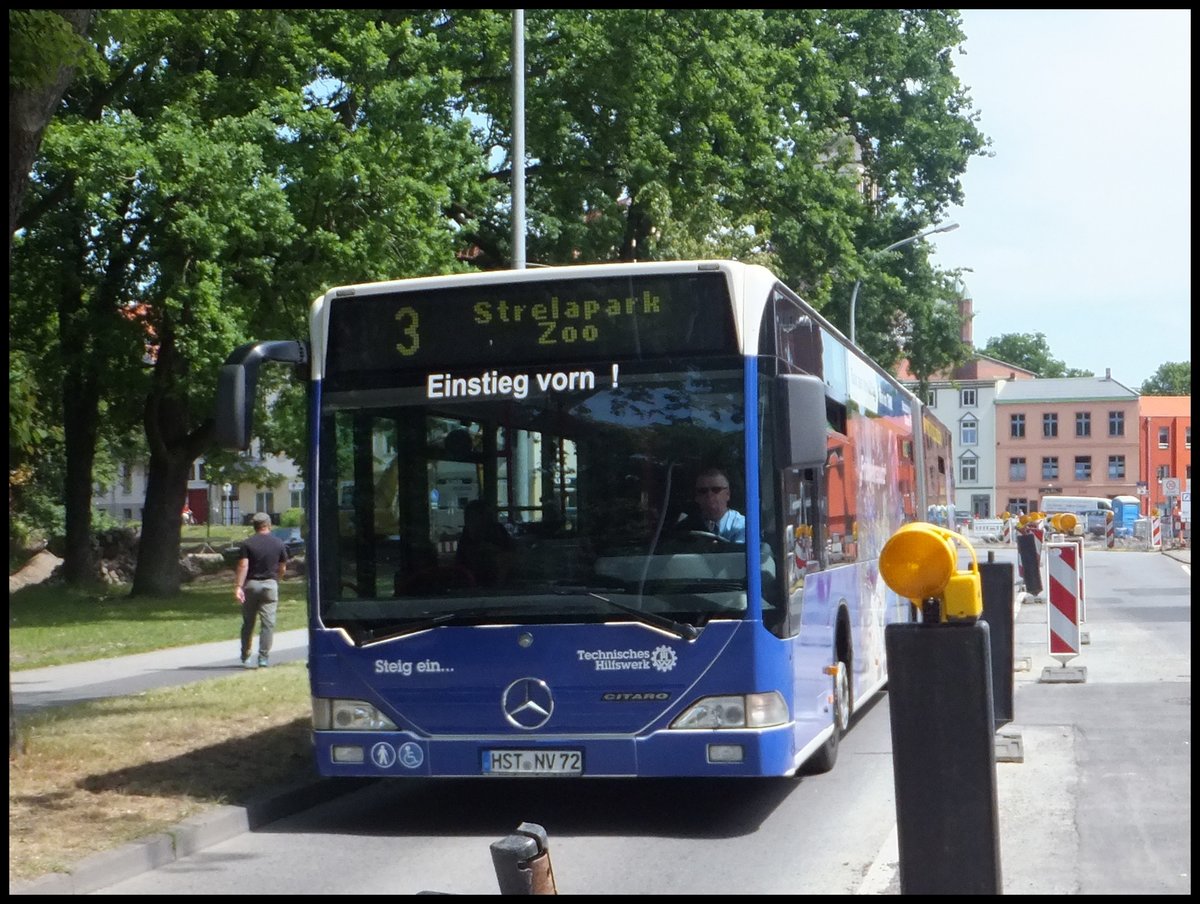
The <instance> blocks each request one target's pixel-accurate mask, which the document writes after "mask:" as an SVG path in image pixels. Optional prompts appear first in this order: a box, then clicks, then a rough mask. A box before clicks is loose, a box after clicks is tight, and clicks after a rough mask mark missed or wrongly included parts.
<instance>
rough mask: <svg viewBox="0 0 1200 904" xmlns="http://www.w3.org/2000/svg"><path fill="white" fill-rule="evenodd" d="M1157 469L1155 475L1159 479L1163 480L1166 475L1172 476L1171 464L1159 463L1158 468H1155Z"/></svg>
mask: <svg viewBox="0 0 1200 904" xmlns="http://www.w3.org/2000/svg"><path fill="white" fill-rule="evenodd" d="M1155 471H1156V474H1155V476H1156V477H1157V478H1158V479H1159V480H1162V479H1163V478H1164V477H1170V476H1171V466H1170V465H1159V466H1158V467H1157V468H1155Z"/></svg>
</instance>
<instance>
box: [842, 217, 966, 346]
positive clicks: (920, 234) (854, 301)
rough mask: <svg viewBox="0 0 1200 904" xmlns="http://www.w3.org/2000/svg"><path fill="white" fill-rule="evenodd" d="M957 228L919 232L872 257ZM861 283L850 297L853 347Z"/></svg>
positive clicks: (855, 284)
mask: <svg viewBox="0 0 1200 904" xmlns="http://www.w3.org/2000/svg"><path fill="white" fill-rule="evenodd" d="M957 228H958V224H957V223H947V224H946V225H945V226H937V227H934V228H930V229H926V230H925V231H924V232H918V233H917V234H916V235H910V236H909V237H908V238H906V239H901V240H900V241H898V242H892V244H890V245H888V246H887V247H886V248H881V249H880V250H879V251H878V252H875V253H873V254H872V255H871V256H872V257H874V256H875V254H887V252H889V251H895V250H896V249H897V248H900V247H903V246H904V245H909V244H911V243H913V242H915V241H917V240H918V239H923V238H925V236H927V235H933V234H934V233H937V232H953V231H954V230H955V229H957ZM861 282H862V280H860V279H856V280H855V281H854V292H852V293H851V295H850V344H851V345H856V344H857V343H856V342H855V339H854V334H855V325H854V321H855V319H856V317H855V310H854V309H855V307H856V304H857V302H858V286H859V283H861Z"/></svg>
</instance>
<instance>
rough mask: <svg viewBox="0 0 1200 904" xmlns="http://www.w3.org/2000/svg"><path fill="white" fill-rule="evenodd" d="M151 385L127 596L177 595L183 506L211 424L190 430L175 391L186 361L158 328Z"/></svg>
mask: <svg viewBox="0 0 1200 904" xmlns="http://www.w3.org/2000/svg"><path fill="white" fill-rule="evenodd" d="M159 339H160V343H159V347H158V357H157V358H156V360H155V362H154V381H153V385H152V387H151V390H150V395H149V397H148V398H147V399H146V411H145V421H144V424H145V428H146V440H147V445H148V446H149V448H150V465H149V468H148V469H147V473H146V507H145V509H144V510H143V515H142V536H141V539H140V540H139V542H138V557H137V566H136V570H135V571H134V575H133V587H132V588H131V589H130V596H175V595H176V594H177V593H179V588H180V584H181V583H182V577H181V575H180V570H179V540H180V534H181V530H180V528H181V525H182V523H183V502H184V499H185V498H186V497H187V482H188V475H189V474H190V473H191V469H192V462H194V461H195V460H196V458H197V457H198V456H199V455H200V454H201V453H202V452H203V451H204V449H205V448H207V446H208V444H209V442H210V441H211V438H212V430H213V425H212V421H211V419H210V420H207V421H205V422H204V423H202V424H201V425H200V426H199V427H197V428H196V429H195V430H190V431H189V429H188V428H189V421H190V409H189V407H188V404H187V401H186V393H183V392H180V391H178V389H177V387H178V386H179V385H181V384H182V383H184V382H185V381H186V380H187V371H188V362H187V360H186V359H184V358H183V357H182V356H181V355H180V354H179V352H178V351H177V350H176V346H175V341H174V332H173V330H172V329H171V328H170V327H169V325H165V324H161V323H160V325H159Z"/></svg>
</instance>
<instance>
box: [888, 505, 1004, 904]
mask: <svg viewBox="0 0 1200 904" xmlns="http://www.w3.org/2000/svg"><path fill="white" fill-rule="evenodd" d="M955 544H961V545H962V546H964V547H966V549H967V551H968V552H969V553H970V555H971V562H972V569H971V570H968V571H966V572H963V571H959V570H958V566H957V551H956V548H955ZM879 573H880V575H881V576H882V577H883V579H884V582H885V583H886V584H887V585H888V587H890V588H891V589H892V590H894V591H895V592H896V593H898V594H899V595H900V596H903V597H906V598H908V600H909V601H910V602H911V603H912V605H913V606H914V607H918V608H919V609H920V612H921V620H920V621H919V622H917V623H910V624H891V625H888V626H887V627H886V628H885V629H884V645H885V647H886V648H887V662H888V707H889V710H890V715H891V722H892V770H893V772H894V774H895V780H896V831H897V838H898V841H899V847H900V893H901V894H905V895H910V894H913V895H916V894H920V895H957V894H981V895H988V894H991V895H995V894H1000V893H1001V884H1000V829H999V822H1000V820H999V810H998V806H997V803H996V750H995V746H994V739H993V735H994V733H995V730H996V729H995V725H994V724H993V723H994V721H995V715H994V712H993V704H992V660H991V638H990V634H989V630H988V623H987V622H985V621H980V617H981V616H982V615H983V591H982V580H981V575H980V570H979V563H978V561H977V560H976V558H975V550H974V548H973V547H972V546H971V545H970V543H969V542H968V541H967V540H966V538H965V537H963V536H962V535H961V534H957V533H955V532H953V531H949V530H946V529H945V528H940V527H937V526H935V525H931V524H927V523H921V522H914V523H911V524H906V525H904V526H903V527H901V528H900V529H899V530H898V531H896V533H895V534H893V535H892V537H891V539H889V540H888V542H887V543H885V544H884V547H883V549H882V550H881V551H880V554H879ZM1009 618H1010V620H1011V615H1010V616H1009Z"/></svg>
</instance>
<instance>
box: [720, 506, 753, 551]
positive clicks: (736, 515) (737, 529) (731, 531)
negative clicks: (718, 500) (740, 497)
mask: <svg viewBox="0 0 1200 904" xmlns="http://www.w3.org/2000/svg"><path fill="white" fill-rule="evenodd" d="M715 533H716V534H717V536H718V537H722V538H724V539H726V540H731V541H732V542H734V543H745V542H746V516H745V515H743V514H742V513H741V512H735V511H734V510H733V509H729V510H728V511H727V512H726V513H725V514H724V516H722V518H721V520H720V521H718V522H717V529H716V532H715Z"/></svg>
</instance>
